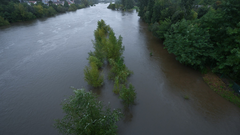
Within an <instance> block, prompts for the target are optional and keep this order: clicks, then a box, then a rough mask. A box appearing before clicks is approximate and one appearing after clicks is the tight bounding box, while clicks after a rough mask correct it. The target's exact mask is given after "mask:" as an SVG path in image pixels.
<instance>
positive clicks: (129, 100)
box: [119, 84, 136, 106]
mask: <svg viewBox="0 0 240 135" xmlns="http://www.w3.org/2000/svg"><path fill="white" fill-rule="evenodd" d="M119 94H120V96H119V98H120V99H122V100H123V103H124V105H125V106H129V105H133V104H134V100H135V99H136V93H135V88H134V87H133V85H132V84H130V85H129V88H126V87H125V86H124V85H123V87H122V90H121V91H120V93H119Z"/></svg>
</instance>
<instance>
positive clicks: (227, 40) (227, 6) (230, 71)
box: [199, 0, 240, 79]
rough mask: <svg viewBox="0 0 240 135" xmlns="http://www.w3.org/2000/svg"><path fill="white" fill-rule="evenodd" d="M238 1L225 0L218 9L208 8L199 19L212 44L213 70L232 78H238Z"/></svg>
mask: <svg viewBox="0 0 240 135" xmlns="http://www.w3.org/2000/svg"><path fill="white" fill-rule="evenodd" d="M238 9H240V1H234V0H227V1H226V2H224V3H222V5H221V8H220V9H218V10H214V9H210V10H209V12H208V13H207V14H206V15H204V16H203V17H202V18H200V20H199V24H200V27H202V28H205V29H208V31H209V33H210V39H211V42H212V44H213V45H214V52H213V54H212V59H214V60H215V62H214V64H213V65H211V66H212V67H213V68H214V72H220V73H222V74H227V75H229V76H231V77H232V78H234V79H237V78H240V64H239V59H240V58H239V47H240V42H239V39H240V38H239V35H240V34H239V28H240V27H239V26H240V24H239V22H240V17H239V14H240V11H239V10H238Z"/></svg>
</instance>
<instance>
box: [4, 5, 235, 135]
mask: <svg viewBox="0 0 240 135" xmlns="http://www.w3.org/2000/svg"><path fill="white" fill-rule="evenodd" d="M107 6H108V4H101V3H100V4H97V5H96V6H94V7H90V8H85V9H81V10H77V11H76V12H69V13H66V14H60V15H57V16H55V17H50V18H44V19H38V20H34V21H30V22H22V23H16V24H12V26H10V27H1V28H0V135H57V134H59V133H58V131H57V130H56V129H54V128H53V126H52V125H53V123H54V119H57V118H62V117H63V116H64V114H63V112H62V109H61V106H60V103H61V101H63V99H64V98H68V97H69V96H70V95H72V94H73V92H72V90H71V89H70V86H74V87H75V88H85V89H87V90H93V92H95V93H97V94H98V95H99V100H101V101H103V102H104V103H105V104H108V102H110V106H111V107H112V108H121V109H122V111H123V112H124V113H125V117H124V119H123V120H121V121H120V122H118V127H119V128H118V134H119V135H240V108H238V107H236V106H235V105H233V104H231V103H229V102H228V101H226V100H225V99H223V98H222V97H220V96H219V95H217V94H216V93H215V92H213V91H212V90H211V89H209V87H208V86H207V85H206V84H205V83H204V81H203V79H202V77H201V74H200V73H199V72H198V71H195V70H193V69H191V68H189V67H186V66H184V65H182V64H180V63H179V62H177V61H176V60H175V57H174V56H173V55H171V54H169V53H168V52H167V51H166V50H165V49H163V47H164V46H163V45H162V43H161V41H160V40H158V39H157V38H155V37H153V35H152V34H151V33H150V32H149V31H148V26H147V24H146V23H144V22H142V21H141V19H140V18H139V17H138V15H137V13H136V11H131V12H122V11H113V10H109V9H107ZM101 19H103V20H104V21H105V22H106V23H107V24H109V25H110V26H111V27H112V28H113V30H114V32H115V34H116V35H117V36H119V35H121V36H122V37H123V45H124V46H125V51H124V57H125V64H126V66H127V67H128V68H129V69H130V70H132V71H133V72H134V74H133V75H132V76H131V77H129V82H131V83H132V84H133V85H134V86H135V88H136V92H137V99H136V104H135V105H134V106H132V107H131V108H129V109H124V107H123V104H122V103H121V101H120V99H119V98H118V96H117V95H115V94H114V93H113V92H112V89H113V82H112V81H109V80H107V79H105V81H104V86H103V87H102V88H101V89H93V88H91V87H90V86H88V85H87V83H86V82H85V81H84V79H83V77H84V73H83V69H84V67H85V66H86V65H88V61H87V59H86V58H87V57H88V52H89V51H90V50H93V46H92V42H91V40H92V39H94V35H93V32H94V30H95V29H96V28H97V21H98V20H101ZM150 52H153V56H152V57H150V55H149V53H150ZM103 72H104V73H105V76H107V72H108V68H107V66H106V65H105V68H104V71H103ZM105 78H106V77H105ZM186 95H187V96H188V97H189V100H185V99H184V96H186Z"/></svg>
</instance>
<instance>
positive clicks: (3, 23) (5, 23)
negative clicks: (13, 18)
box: [0, 16, 9, 26]
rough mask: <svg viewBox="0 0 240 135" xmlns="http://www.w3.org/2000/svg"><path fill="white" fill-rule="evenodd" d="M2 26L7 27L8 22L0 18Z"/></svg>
mask: <svg viewBox="0 0 240 135" xmlns="http://www.w3.org/2000/svg"><path fill="white" fill-rule="evenodd" d="M4 25H9V22H8V21H7V20H4V18H3V17H1V16H0V26H4Z"/></svg>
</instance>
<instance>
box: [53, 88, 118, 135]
mask: <svg viewBox="0 0 240 135" xmlns="http://www.w3.org/2000/svg"><path fill="white" fill-rule="evenodd" d="M74 94H75V95H73V96H71V97H70V98H69V99H66V100H64V102H63V103H62V108H63V111H64V113H66V115H65V116H64V117H63V119H57V120H55V121H56V123H55V124H54V126H55V128H57V129H58V130H59V132H60V133H63V134H68V135H116V132H117V125H116V123H117V121H119V120H120V118H121V117H122V113H121V112H120V110H113V111H111V108H110V107H109V106H106V107H105V109H103V108H104V106H103V104H102V102H100V101H98V100H97V96H96V95H95V94H93V93H92V92H85V90H84V89H74Z"/></svg>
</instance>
